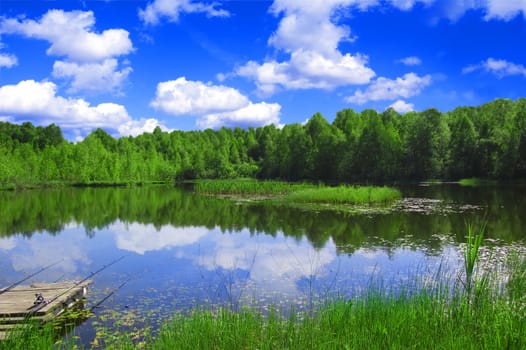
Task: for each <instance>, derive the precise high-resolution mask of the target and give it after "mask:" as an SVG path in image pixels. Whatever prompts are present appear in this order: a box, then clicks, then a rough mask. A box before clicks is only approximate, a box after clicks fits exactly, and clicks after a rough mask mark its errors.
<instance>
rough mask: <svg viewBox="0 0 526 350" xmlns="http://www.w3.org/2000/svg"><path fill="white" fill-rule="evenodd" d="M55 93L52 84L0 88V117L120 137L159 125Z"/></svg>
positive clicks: (24, 83) (122, 110)
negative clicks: (112, 132)
mask: <svg viewBox="0 0 526 350" xmlns="http://www.w3.org/2000/svg"><path fill="white" fill-rule="evenodd" d="M56 93H57V86H56V85H55V84H54V83H52V82H36V81H34V80H24V81H21V82H19V83H18V84H16V85H4V86H0V115H5V116H10V119H11V120H12V121H13V122H16V121H18V120H37V121H38V123H39V124H44V125H48V124H51V123H55V124H58V125H60V127H61V128H63V129H65V130H66V131H75V130H76V131H79V130H81V131H83V132H89V131H91V130H92V129H94V128H108V129H112V130H116V131H119V133H120V135H129V134H134V133H138V130H140V129H141V128H142V129H143V130H144V131H149V129H150V128H151V127H152V125H154V124H155V126H157V125H160V124H158V122H157V123H155V122H153V121H152V120H144V121H143V120H139V121H135V120H132V119H131V117H130V116H129V115H128V112H127V111H126V108H124V106H122V105H119V104H115V103H101V104H98V105H96V106H91V105H90V104H89V102H87V101H85V100H84V99H76V98H65V97H62V96H57V94H56ZM160 126H161V125H160ZM163 127H164V126H163ZM153 128H155V127H153ZM152 130H153V129H152Z"/></svg>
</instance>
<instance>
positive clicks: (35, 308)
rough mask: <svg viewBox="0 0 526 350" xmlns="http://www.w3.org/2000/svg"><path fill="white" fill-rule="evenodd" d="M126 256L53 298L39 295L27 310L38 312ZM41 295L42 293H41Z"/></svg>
mask: <svg viewBox="0 0 526 350" xmlns="http://www.w3.org/2000/svg"><path fill="white" fill-rule="evenodd" d="M125 257H126V255H123V256H121V257H120V258H118V259H115V260H113V261H112V262H110V263H109V264H107V265H103V266H102V267H101V268H100V269H98V270H97V271H95V272H92V273H90V274H89V275H88V276H86V277H84V278H83V279H81V280H80V281H78V282H75V283H74V284H73V285H72V286H71V287H69V288H68V289H66V290H65V291H63V292H62V293H59V294H57V295H55V296H54V297H53V298H51V299H49V300H45V299H44V298H41V299H39V296H38V295H37V301H39V302H38V303H37V304H35V305H33V306H31V307H30V308H28V309H27V310H31V312H32V313H35V312H38V311H39V310H40V309H42V308H43V307H44V306H46V305H48V304H51V303H52V302H54V301H55V300H57V299H58V298H60V297H61V296H63V295H64V294H66V293H68V292H69V291H70V290H72V289H73V288H75V287H77V286H78V285H80V284H81V283H84V282H86V281H87V280H89V279H90V278H91V277H93V276H95V275H96V274H98V273H99V272H101V271H103V270H106V269H107V268H108V267H110V266H112V265H114V264H116V263H118V262H119V261H121V260H122V259H124V258H125ZM40 297H41V295H40Z"/></svg>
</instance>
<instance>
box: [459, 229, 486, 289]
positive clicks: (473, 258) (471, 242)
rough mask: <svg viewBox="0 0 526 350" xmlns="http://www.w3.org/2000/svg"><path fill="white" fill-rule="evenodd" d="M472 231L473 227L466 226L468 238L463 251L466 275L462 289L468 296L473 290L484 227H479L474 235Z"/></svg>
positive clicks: (483, 278)
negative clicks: (463, 288)
mask: <svg viewBox="0 0 526 350" xmlns="http://www.w3.org/2000/svg"><path fill="white" fill-rule="evenodd" d="M474 231H475V228H474V226H473V225H472V224H471V223H470V224H468V237H467V242H466V248H465V250H464V269H465V273H466V280H465V283H464V287H465V289H466V292H467V293H468V294H471V292H472V288H473V273H474V271H475V266H476V265H477V261H478V258H479V249H480V246H481V244H482V239H483V238H484V231H485V225H482V226H480V227H479V230H478V233H475V232H474ZM486 276H487V275H486ZM484 280H485V276H483V277H482V281H484Z"/></svg>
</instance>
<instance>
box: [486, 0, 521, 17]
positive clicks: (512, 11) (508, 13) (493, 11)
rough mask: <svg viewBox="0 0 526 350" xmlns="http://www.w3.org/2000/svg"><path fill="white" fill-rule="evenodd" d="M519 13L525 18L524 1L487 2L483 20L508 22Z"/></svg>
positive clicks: (498, 0) (493, 0) (496, 0)
mask: <svg viewBox="0 0 526 350" xmlns="http://www.w3.org/2000/svg"><path fill="white" fill-rule="evenodd" d="M521 12H522V16H523V17H526V0H487V3H486V17H485V19H487V20H488V19H493V18H495V19H502V20H510V19H512V18H513V17H515V16H517V15H518V14H520V13H521Z"/></svg>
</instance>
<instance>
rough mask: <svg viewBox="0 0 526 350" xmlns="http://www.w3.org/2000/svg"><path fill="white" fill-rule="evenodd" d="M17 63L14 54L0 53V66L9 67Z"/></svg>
mask: <svg viewBox="0 0 526 350" xmlns="http://www.w3.org/2000/svg"><path fill="white" fill-rule="evenodd" d="M17 64H18V59H17V58H16V56H14V55H9V54H5V53H2V54H0V68H11V67H13V66H16V65H17Z"/></svg>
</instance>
